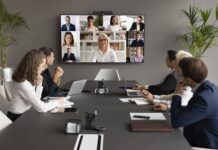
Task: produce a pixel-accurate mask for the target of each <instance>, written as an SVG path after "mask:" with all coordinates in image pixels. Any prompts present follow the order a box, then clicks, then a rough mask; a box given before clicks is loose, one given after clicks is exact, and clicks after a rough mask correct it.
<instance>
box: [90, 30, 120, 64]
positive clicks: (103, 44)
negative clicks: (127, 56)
mask: <svg viewBox="0 0 218 150" xmlns="http://www.w3.org/2000/svg"><path fill="white" fill-rule="evenodd" d="M92 61H93V62H118V60H117V56H116V53H115V52H114V50H113V49H111V48H110V40H109V38H108V36H107V35H106V34H105V33H102V34H100V35H99V37H98V50H97V51H96V52H95V53H94V57H93V59H92Z"/></svg>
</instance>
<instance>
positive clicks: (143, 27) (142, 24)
mask: <svg viewBox="0 0 218 150" xmlns="http://www.w3.org/2000/svg"><path fill="white" fill-rule="evenodd" d="M144 29H145V24H144V23H140V31H143V30H144Z"/></svg>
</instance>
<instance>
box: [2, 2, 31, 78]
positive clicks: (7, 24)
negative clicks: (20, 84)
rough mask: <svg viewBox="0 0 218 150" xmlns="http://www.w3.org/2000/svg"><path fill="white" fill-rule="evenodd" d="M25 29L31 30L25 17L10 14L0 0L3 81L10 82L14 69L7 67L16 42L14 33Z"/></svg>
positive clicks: (18, 14)
mask: <svg viewBox="0 0 218 150" xmlns="http://www.w3.org/2000/svg"><path fill="white" fill-rule="evenodd" d="M20 28H24V29H29V28H28V25H27V23H26V21H25V19H24V18H23V17H21V16H20V12H18V13H9V12H8V10H7V8H6V7H5V5H4V3H3V2H2V0H0V73H1V74H0V75H1V76H0V77H1V80H2V79H4V80H7V79H8V80H10V78H11V77H10V76H11V74H12V69H11V68H8V67H7V51H8V47H9V45H10V44H11V43H12V42H16V40H15V38H14V37H13V35H12V33H13V31H15V30H17V29H20Z"/></svg>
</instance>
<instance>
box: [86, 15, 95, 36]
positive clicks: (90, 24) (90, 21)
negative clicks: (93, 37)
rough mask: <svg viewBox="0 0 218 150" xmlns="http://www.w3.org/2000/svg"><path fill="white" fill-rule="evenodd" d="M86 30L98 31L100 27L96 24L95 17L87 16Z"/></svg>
mask: <svg viewBox="0 0 218 150" xmlns="http://www.w3.org/2000/svg"><path fill="white" fill-rule="evenodd" d="M85 31H86V32H97V31H98V28H97V27H96V26H95V25H94V17H93V16H88V17H87V27H86V28H85Z"/></svg>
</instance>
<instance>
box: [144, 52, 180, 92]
mask: <svg viewBox="0 0 218 150" xmlns="http://www.w3.org/2000/svg"><path fill="white" fill-rule="evenodd" d="M176 54H177V52H176V51H175V50H168V51H167V56H166V65H167V67H168V68H170V69H171V70H172V72H171V73H170V74H168V75H167V76H166V77H165V79H164V81H163V82H162V83H160V84H156V85H149V86H148V88H147V89H146V90H148V91H149V92H150V93H152V94H154V95H167V94H172V93H173V92H175V90H176V84H177V83H178V80H179V74H178V73H176V72H175V67H176Z"/></svg>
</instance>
